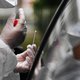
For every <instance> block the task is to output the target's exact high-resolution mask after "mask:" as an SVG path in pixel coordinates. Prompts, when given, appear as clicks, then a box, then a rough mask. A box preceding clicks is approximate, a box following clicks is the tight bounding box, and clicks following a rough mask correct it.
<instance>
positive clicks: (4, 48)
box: [0, 39, 20, 80]
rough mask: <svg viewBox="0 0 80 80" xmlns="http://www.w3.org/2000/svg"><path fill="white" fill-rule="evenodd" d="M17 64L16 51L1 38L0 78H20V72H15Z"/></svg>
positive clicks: (11, 79) (0, 79)
mask: <svg viewBox="0 0 80 80" xmlns="http://www.w3.org/2000/svg"><path fill="white" fill-rule="evenodd" d="M16 64H17V59H16V56H15V54H14V52H13V51H12V50H11V49H10V48H9V46H8V45H6V44H5V43H4V42H3V41H2V40H1V39H0V80H19V79H20V78H19V74H18V73H14V72H13V70H14V69H15V67H16Z"/></svg>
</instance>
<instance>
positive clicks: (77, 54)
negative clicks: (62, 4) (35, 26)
mask: <svg viewBox="0 0 80 80" xmlns="http://www.w3.org/2000/svg"><path fill="white" fill-rule="evenodd" d="M79 6H80V0H70V3H68V5H67V7H66V9H65V11H64V12H63V14H62V15H61V16H60V19H59V21H58V23H59V22H60V23H59V24H57V25H56V30H55V31H54V32H55V33H53V35H54V34H56V31H57V35H58V41H57V44H55V42H56V41H55V42H53V43H54V44H55V46H53V45H54V44H52V43H51V42H50V43H51V44H52V46H53V47H52V53H50V51H51V50H49V53H48V54H49V56H48V60H49V61H48V62H47V63H46V65H45V66H44V67H43V68H42V69H41V71H40V73H39V75H38V76H37V78H36V80H80V20H79V16H80V14H79V13H80V10H79ZM77 14H79V15H77ZM62 21H63V22H62ZM61 22H62V23H63V24H61ZM58 28H60V29H62V28H63V30H60V29H59V30H58ZM64 28H66V29H65V30H64ZM58 31H59V32H58ZM54 36H55V35H54ZM54 36H52V38H51V39H54ZM49 39H50V38H49ZM51 39H50V40H51ZM51 44H50V45H51ZM46 60H47V59H46Z"/></svg>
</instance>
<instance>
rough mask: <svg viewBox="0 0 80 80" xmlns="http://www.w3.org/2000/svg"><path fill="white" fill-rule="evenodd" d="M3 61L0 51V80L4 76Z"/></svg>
mask: <svg viewBox="0 0 80 80" xmlns="http://www.w3.org/2000/svg"><path fill="white" fill-rule="evenodd" d="M0 50H1V49H0ZM4 61H5V56H4V55H3V53H2V51H0V80H2V79H3V76H4Z"/></svg>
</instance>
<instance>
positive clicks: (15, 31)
mask: <svg viewBox="0 0 80 80" xmlns="http://www.w3.org/2000/svg"><path fill="white" fill-rule="evenodd" d="M14 20H15V14H13V15H11V16H10V18H9V19H8V21H7V23H6V25H5V27H4V28H3V30H2V32H1V35H0V38H1V39H2V40H3V41H4V42H5V43H6V44H7V45H9V46H10V47H11V48H14V47H16V46H18V45H20V44H21V43H22V42H23V41H24V39H25V36H26V30H27V29H26V25H25V17H24V11H23V9H22V8H20V9H19V19H17V20H18V23H17V25H15V26H14V24H13V23H14Z"/></svg>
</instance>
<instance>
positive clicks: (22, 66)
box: [14, 44, 36, 73]
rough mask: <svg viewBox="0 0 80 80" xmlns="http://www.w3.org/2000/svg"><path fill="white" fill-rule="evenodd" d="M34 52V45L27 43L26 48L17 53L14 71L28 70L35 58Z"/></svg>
mask: <svg viewBox="0 0 80 80" xmlns="http://www.w3.org/2000/svg"><path fill="white" fill-rule="evenodd" d="M35 52H36V45H35V44H32V45H28V46H27V50H26V51H24V52H23V53H21V54H18V55H17V61H18V63H17V66H16V69H15V70H14V71H15V72H20V73H21V72H24V73H25V72H27V71H28V70H30V69H31V66H32V63H33V61H34V58H35V55H36V54H35Z"/></svg>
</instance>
